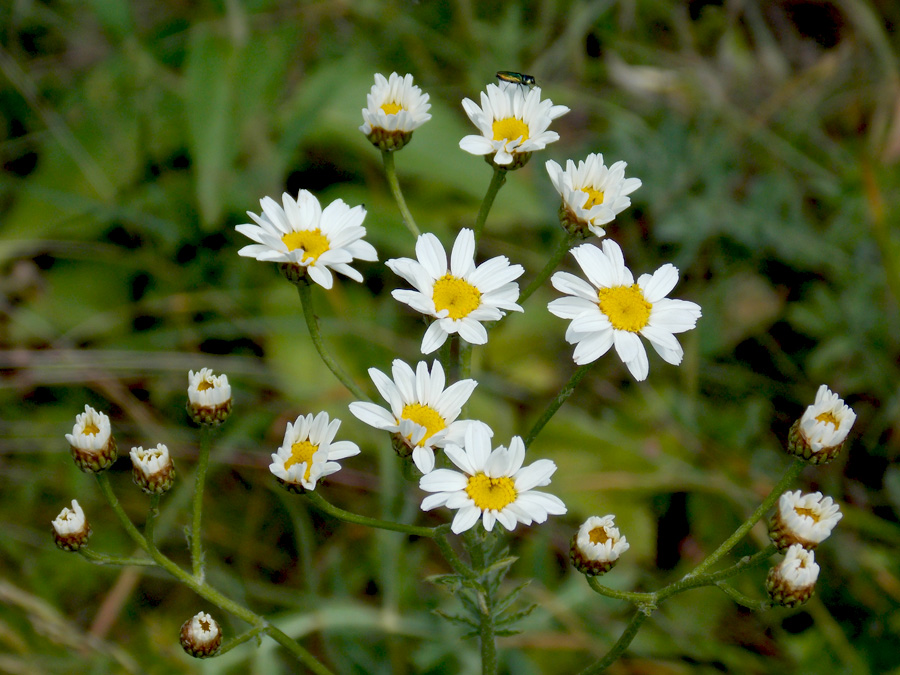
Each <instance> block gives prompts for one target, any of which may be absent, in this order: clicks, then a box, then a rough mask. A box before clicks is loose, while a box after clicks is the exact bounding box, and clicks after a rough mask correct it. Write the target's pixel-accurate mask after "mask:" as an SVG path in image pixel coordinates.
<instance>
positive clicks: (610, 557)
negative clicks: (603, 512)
mask: <svg viewBox="0 0 900 675" xmlns="http://www.w3.org/2000/svg"><path fill="white" fill-rule="evenodd" d="M629 548H630V544H629V543H628V541H627V540H626V539H625V537H624V536H622V535H620V534H619V528H617V527H616V525H615V517H614V516H612V515H609V516H603V517H602V518H601V517H600V516H591V517H590V518H588V519H587V520H586V521H584V523H583V524H582V526H581V527H580V528H578V532H577V533H576V534H575V536H574V537H573V538H572V545H571V546H570V547H569V557H570V559H571V560H572V565H574V566H575V569H577V570H578V571H579V572H581V573H582V574H585V575H588V576H599V575H601V574H606V573H607V572H609V571H610V570H611V569H612V568H613V565H615V564H616V561H617V560H618V559H619V556H621V555H622V554H623V553H625V551H627V550H628V549H629Z"/></svg>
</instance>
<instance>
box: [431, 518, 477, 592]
mask: <svg viewBox="0 0 900 675" xmlns="http://www.w3.org/2000/svg"><path fill="white" fill-rule="evenodd" d="M441 527H444V526H443V525H442V526H441ZM434 543H436V544H437V547H438V548H439V549H440V550H441V554H442V555H443V556H444V560H446V561H447V562H448V563H449V564H450V567H452V568H453V571H454V572H456V573H457V574H459V575H460V576H463V577H466V578H467V579H475V578H477V577H478V575H477V574H475V572H474V571H473V570H472V568H471V567H469V566H468V565H466V564H465V563H464V562H463V561H462V559H461V558H460V557H459V556H458V555H457V554H456V551H454V550H453V547H452V546H451V545H450V542H449V541H448V540H447V532H446V530H441V528H437V529H436V531H435V535H434Z"/></svg>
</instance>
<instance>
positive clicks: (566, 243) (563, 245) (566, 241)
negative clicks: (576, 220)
mask: <svg viewBox="0 0 900 675" xmlns="http://www.w3.org/2000/svg"><path fill="white" fill-rule="evenodd" d="M578 239H579V237H578V236H577V235H571V234H568V233H564V234H563V238H562V239H560V241H559V245H558V246H557V247H556V250H555V251H553V255H552V256H550V259H549V260H547V264H546V265H544V269H542V270H541V271H540V273H539V274H538V275H537V276H536V277H535V278H534V279H533V280H532V282H531V283H530V284H528V287H527V288H526V289H525V290H524V291H522V292H521V293H520V294H519V304H522V303H524V302H525V301H526V300H527V299H528V298H529V297H531V294H532V293H534V292H535V291H536V290H537V289H538V288H540V287H541V286H543V284H544V282H545V281H547V279H548V277H549V276H550V275H551V274H553V271H554V270H555V269H556V268H557V267H559V263H560V262H561V261H562V259H563V258H564V257H565V256H566V253H568V252H569V251H570V250H571V249H572V244H574V243H575V242H576V241H578Z"/></svg>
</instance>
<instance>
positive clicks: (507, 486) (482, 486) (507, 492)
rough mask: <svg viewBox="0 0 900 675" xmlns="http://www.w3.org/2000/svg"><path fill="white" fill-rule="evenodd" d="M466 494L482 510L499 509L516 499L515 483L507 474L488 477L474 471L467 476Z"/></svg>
mask: <svg viewBox="0 0 900 675" xmlns="http://www.w3.org/2000/svg"><path fill="white" fill-rule="evenodd" d="M466 494H467V495H469V497H471V498H472V501H473V502H475V506H477V507H478V508H479V509H481V510H482V511H487V510H489V509H493V510H496V511H499V510H501V509H503V508H505V507H506V506H507V505H509V504H512V503H513V502H514V501H516V494H517V493H516V483H515V481H514V480H513V479H512V478H510V477H509V476H500V478H489V477H488V476H486V475H485V474H483V473H476V474H475V475H474V476H472V477H471V478H469V484H468V485H466Z"/></svg>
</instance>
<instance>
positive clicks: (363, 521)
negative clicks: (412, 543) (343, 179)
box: [306, 490, 436, 537]
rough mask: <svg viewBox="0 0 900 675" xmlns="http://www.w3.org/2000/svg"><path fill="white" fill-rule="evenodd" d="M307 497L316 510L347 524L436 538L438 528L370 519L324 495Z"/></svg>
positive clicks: (312, 492)
mask: <svg viewBox="0 0 900 675" xmlns="http://www.w3.org/2000/svg"><path fill="white" fill-rule="evenodd" d="M306 496H307V498H308V499H309V501H311V502H312V503H313V505H314V506H315V507H316V508H318V509H320V510H321V511H324V512H325V513H327V514H329V515H332V516H334V517H335V518H337V519H339V520H343V521H344V522H347V523H355V524H357V525H365V526H366V527H375V528H378V529H379V530H391V531H392V532H404V533H406V534H412V535H415V536H417V537H434V536H435V534H436V528H433V527H420V526H418V525H406V524H405V523H395V522H392V521H390V520H380V519H378V518H370V517H368V516H361V515H359V514H356V513H351V512H350V511H345V510H344V509H341V508H338V507H337V506H335V505H334V504H332V503H330V502H328V501H326V500H325V498H324V497H323V496H322V495H320V494H319V493H318V492H316V491H314V490H311V491H307V492H306Z"/></svg>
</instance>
